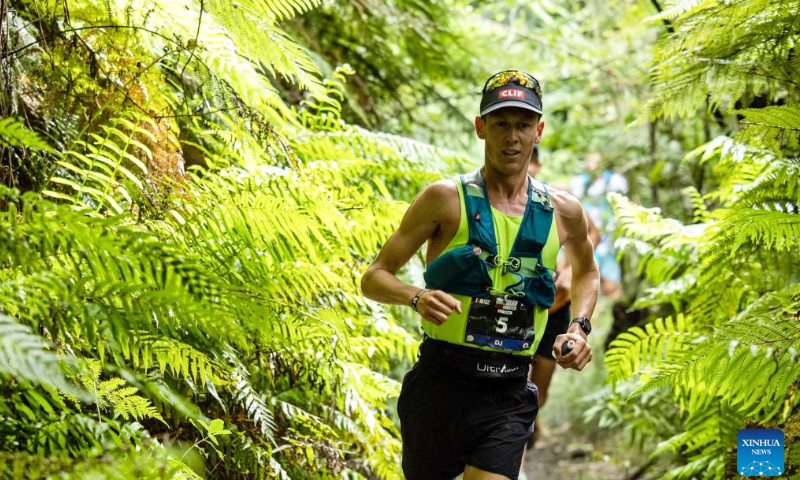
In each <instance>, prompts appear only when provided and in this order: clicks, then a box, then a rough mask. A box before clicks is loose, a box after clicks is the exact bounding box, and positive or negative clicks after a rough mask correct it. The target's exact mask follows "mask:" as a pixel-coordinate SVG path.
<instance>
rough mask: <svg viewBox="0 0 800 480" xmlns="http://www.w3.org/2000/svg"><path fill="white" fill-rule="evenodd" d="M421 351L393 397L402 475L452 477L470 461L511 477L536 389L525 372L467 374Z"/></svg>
mask: <svg viewBox="0 0 800 480" xmlns="http://www.w3.org/2000/svg"><path fill="white" fill-rule="evenodd" d="M435 360H436V359H435V358H434V359H433V360H431V358H430V357H428V358H426V356H425V354H424V353H423V355H422V356H421V358H420V360H419V362H417V364H416V365H414V367H413V368H412V369H411V371H409V372H408V373H407V374H406V376H405V378H404V379H403V387H402V389H401V391H400V398H399V399H398V402H397V411H398V414H399V416H400V425H401V427H400V431H401V434H402V437H403V473H404V474H405V476H406V479H407V480H452V479H453V478H455V477H457V476H458V475H460V474H461V473H463V472H464V468H465V467H466V466H467V465H472V466H473V467H477V468H479V469H481V470H485V471H487V472H491V473H495V474H499V475H505V476H506V477H509V478H511V479H514V480H516V478H517V476H518V475H519V468H520V464H521V462H522V452H523V449H524V448H525V443H526V442H527V441H528V438H530V436H531V435H532V434H533V422H534V420H535V419H536V414H537V412H538V411H539V392H538V390H537V389H536V386H535V385H534V384H533V383H531V382H530V381H528V379H527V378H526V377H525V376H518V377H514V378H501V379H485V378H481V379H475V378H467V377H465V376H464V375H462V374H460V373H459V372H457V371H449V372H448V369H447V368H443V367H442V364H441V363H439V362H436V361H435Z"/></svg>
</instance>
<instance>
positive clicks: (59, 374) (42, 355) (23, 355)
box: [0, 314, 75, 392]
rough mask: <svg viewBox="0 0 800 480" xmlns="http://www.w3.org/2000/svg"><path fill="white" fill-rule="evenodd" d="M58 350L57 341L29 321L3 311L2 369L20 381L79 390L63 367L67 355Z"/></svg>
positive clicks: (0, 329)
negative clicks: (35, 330)
mask: <svg viewBox="0 0 800 480" xmlns="http://www.w3.org/2000/svg"><path fill="white" fill-rule="evenodd" d="M54 350H55V349H54V347H53V345H51V344H50V343H49V342H48V341H46V340H45V339H44V338H42V337H40V336H39V335H36V334H35V333H33V332H32V331H31V329H30V328H29V327H28V326H27V325H22V324H20V323H17V322H16V321H15V320H14V319H13V318H11V317H9V316H6V315H2V314H0V373H2V374H6V375H10V376H11V377H12V378H14V379H15V380H16V381H18V382H31V383H33V384H38V385H43V386H48V387H53V388H57V389H59V390H63V391H69V392H75V388H74V387H72V386H71V384H70V382H69V381H67V379H66V377H65V375H64V371H63V370H62V367H61V364H62V362H66V361H67V359H66V358H64V357H62V356H60V355H58V354H57V353H55V351H54Z"/></svg>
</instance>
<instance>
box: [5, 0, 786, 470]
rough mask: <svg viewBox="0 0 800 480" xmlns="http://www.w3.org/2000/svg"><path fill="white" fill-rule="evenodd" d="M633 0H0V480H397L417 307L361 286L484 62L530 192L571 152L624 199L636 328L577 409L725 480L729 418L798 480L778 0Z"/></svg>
mask: <svg viewBox="0 0 800 480" xmlns="http://www.w3.org/2000/svg"><path fill="white" fill-rule="evenodd" d="M654 5H656V6H657V7H659V8H660V7H661V6H660V5H659V2H653V1H644V0H642V1H625V0H610V1H601V0H592V1H586V2H559V1H556V0H543V1H541V2H518V1H515V0H497V1H492V2H468V1H458V0H447V1H444V2H438V1H433V0H423V1H417V0H414V1H408V0H397V1H391V2H378V1H371V0H367V1H364V0H349V1H347V0H337V1H326V2H322V1H320V0H237V1H235V2H228V1H221V0H169V1H167V0H118V1H111V0H108V1H105V2H102V3H98V2H91V1H86V0H74V1H72V0H70V1H64V0H45V1H41V0H19V1H15V2H7V1H2V2H0V15H2V18H7V19H8V21H7V22H5V23H3V24H2V28H0V36H2V37H3V41H2V42H1V43H2V63H0V85H2V92H0V113H2V117H3V118H2V119H1V120H0V179H2V183H3V184H4V185H5V187H3V188H2V191H0V217H2V219H1V220H0V259H2V264H0V378H1V379H2V382H1V383H0V465H1V466H2V467H0V468H2V470H0V477H2V478H76V479H77V478H80V479H83V478H98V479H99V478H145V479H147V478H152V479H156V478H284V479H287V478H288V479H306V478H308V479H310V478H314V479H318V478H321V479H324V478H349V479H361V478H365V479H377V478H382V479H399V478H401V472H400V466H399V461H400V458H399V455H400V441H399V434H398V431H397V426H396V423H395V420H394V418H395V417H394V413H393V407H392V405H393V399H394V398H395V397H396V395H397V393H398V389H399V383H398V378H399V374H400V372H401V371H402V369H403V368H405V367H406V366H407V365H408V364H409V363H410V362H411V361H413V359H414V357H415V355H416V342H417V335H416V333H415V331H414V330H415V329H416V327H417V326H418V319H417V318H415V317H412V316H411V315H410V314H409V312H408V310H407V309H394V308H385V307H380V306H378V305H376V304H374V303H371V302H369V301H367V300H365V299H364V298H363V296H362V295H361V294H360V292H359V291H358V283H359V279H360V274H361V272H362V271H363V269H364V268H365V267H366V264H367V262H368V261H369V260H370V259H371V258H372V257H373V256H374V255H375V253H376V251H377V250H378V248H379V247H380V244H381V242H382V241H384V239H385V238H386V237H387V235H389V233H390V232H391V231H392V230H393V229H394V228H395V226H396V225H397V222H398V220H399V218H400V215H401V214H402V211H403V210H404V209H405V206H406V203H405V202H407V201H409V200H410V199H411V198H412V197H413V195H414V194H415V193H416V192H418V191H419V190H420V189H421V188H422V187H423V186H424V185H426V184H428V183H430V182H431V181H432V180H434V179H437V178H439V177H440V176H441V175H442V174H446V173H450V172H453V171H457V170H463V169H465V168H466V166H467V164H470V163H472V164H474V163H476V162H477V161H479V160H480V158H481V157H480V151H479V150H478V148H479V146H480V144H479V143H477V142H475V141H474V136H473V133H472V128H473V127H472V116H473V115H474V114H475V109H476V106H477V102H478V99H479V95H478V92H479V90H480V86H481V84H480V81H481V79H482V78H485V77H486V76H487V75H488V74H489V73H491V72H493V71H496V70H498V69H502V68H508V67H517V68H523V69H526V70H528V71H531V72H533V73H534V74H535V75H536V76H537V77H539V78H540V79H541V80H542V83H543V87H544V99H543V101H544V104H545V109H546V115H545V117H544V119H545V122H546V129H545V136H544V143H543V149H542V159H543V161H544V165H545V170H544V175H543V177H544V178H546V179H550V180H557V181H563V180H565V179H566V178H568V176H569V175H571V174H572V173H577V170H578V168H579V165H578V164H579V160H580V158H581V157H582V155H584V154H585V153H589V152H592V151H600V152H602V153H603V155H604V156H605V162H604V165H605V166H612V167H613V168H614V169H615V170H616V171H619V172H621V173H624V174H625V175H626V176H627V177H628V178H629V181H630V184H631V190H630V199H629V198H625V197H622V196H612V201H613V204H614V206H615V209H616V213H617V218H618V225H619V228H620V232H619V235H620V236H619V238H618V244H619V245H620V247H621V248H622V249H623V251H624V258H623V260H624V265H625V266H626V267H628V269H627V270H628V271H626V272H625V273H626V274H625V286H626V295H625V298H624V299H623V301H624V303H623V305H624V306H623V307H621V309H622V310H624V307H625V306H629V305H628V304H630V306H631V309H632V310H634V311H636V312H639V313H641V316H642V317H644V318H645V320H644V321H643V322H642V323H641V324H640V325H639V326H636V327H634V328H632V329H630V330H629V331H628V332H627V333H623V334H621V335H620V336H619V337H618V338H617V339H616V340H615V341H614V342H613V343H612V348H611V349H610V350H609V351H608V353H607V356H606V366H607V369H608V374H609V385H608V387H607V389H605V390H603V391H602V392H597V393H596V394H595V395H594V396H593V397H592V399H593V400H592V401H593V402H596V404H595V405H594V406H593V408H592V409H591V410H590V411H589V415H590V416H594V417H596V418H599V419H600V425H601V426H603V427H611V428H618V427H623V428H625V429H626V430H627V431H629V432H630V433H631V436H632V438H633V439H634V440H636V441H637V443H638V444H639V445H641V446H642V447H643V448H645V449H646V450H647V452H648V453H652V456H651V458H650V460H649V461H647V462H646V463H643V465H642V466H641V467H642V472H643V473H648V474H651V475H652V478H662V477H667V478H684V479H690V478H726V477H729V476H732V475H734V472H733V470H732V468H733V466H735V455H734V454H733V448H734V445H735V437H736V432H737V431H738V430H739V429H740V428H743V427H745V426H747V427H759V426H761V427H780V428H783V429H784V431H785V432H786V438H787V451H788V452H789V453H788V455H787V467H788V468H791V469H794V472H795V473H797V469H798V468H800V467H799V466H798V465H800V443H798V442H797V438H798V437H800V426H799V425H800V411H798V402H799V401H800V394H798V382H799V381H800V366H798V358H797V357H798V355H797V353H798V352H797V349H798V348H800V347H798V344H800V318H798V312H800V290H798V287H797V285H798V283H800V255H799V253H800V251H798V249H799V248H800V247H799V244H798V236H800V220H798V218H799V217H798V213H800V212H799V211H798V208H800V207H799V205H800V185H798V179H799V178H800V163H799V162H800V161H798V158H800V135H798V132H800V91H798V80H797V79H798V78H800V52H798V41H799V40H800V38H798V37H799V36H800V34H798V32H800V27H798V21H799V20H798V19H800V3H799V2H798V1H796V0H792V1H785V2H770V1H767V0H738V1H734V2H721V1H710V0H709V1H675V2H669V3H667V4H665V5H664V10H663V11H660V12H658V13H657V14H654V12H655V11H654V10H653V6H654ZM730 25H737V28H735V29H732V28H730ZM380 132H384V133H380ZM401 135H404V136H401ZM409 137H413V138H415V139H416V140H412V139H411V138H409ZM420 140H421V141H420ZM423 142H428V143H423ZM433 145H437V146H433ZM441 147H446V148H448V149H452V150H459V151H468V152H470V155H471V156H472V157H473V158H471V159H470V160H468V159H467V158H465V157H466V156H467V155H462V154H454V153H452V152H451V151H450V150H446V149H443V148H441ZM640 204H641V205H651V206H655V207H653V208H645V207H642V206H640ZM630 267H634V268H630ZM404 275H409V276H412V277H413V275H414V271H413V269H412V271H411V272H404ZM662 459H664V460H665V461H666V462H665V463H666V464H668V466H666V467H665V466H664V465H665V463H658V462H659V461H660V460H662ZM648 469H649V470H650V471H649V472H647V470H648Z"/></svg>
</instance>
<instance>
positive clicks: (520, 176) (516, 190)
mask: <svg viewBox="0 0 800 480" xmlns="http://www.w3.org/2000/svg"><path fill="white" fill-rule="evenodd" d="M481 175H483V180H484V182H485V183H486V189H487V190H488V191H489V192H490V193H491V195H492V197H494V198H497V199H501V200H504V201H508V202H513V201H514V200H515V199H518V198H519V197H520V196H525V197H526V196H527V194H528V170H527V169H524V170H521V171H520V172H518V173H515V174H513V175H503V174H501V173H499V172H497V171H495V170H492V169H490V168H489V167H487V166H485V165H484V167H483V168H482V169H481Z"/></svg>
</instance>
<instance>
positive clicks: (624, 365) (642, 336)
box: [605, 314, 699, 383]
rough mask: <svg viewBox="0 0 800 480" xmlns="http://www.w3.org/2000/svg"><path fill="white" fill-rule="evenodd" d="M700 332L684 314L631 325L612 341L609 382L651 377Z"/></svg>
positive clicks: (686, 346) (607, 364)
mask: <svg viewBox="0 0 800 480" xmlns="http://www.w3.org/2000/svg"><path fill="white" fill-rule="evenodd" d="M698 336H699V334H698V333H697V332H696V331H695V327H694V326H693V324H692V322H691V321H687V318H685V317H684V316H683V315H682V314H680V315H677V316H676V317H675V319H674V320H673V318H672V317H667V318H659V319H657V320H655V321H653V322H651V323H648V324H647V325H645V328H644V329H642V328H639V327H633V328H631V329H629V330H628V331H627V332H625V333H622V334H620V335H619V336H618V337H617V338H616V339H615V340H613V341H612V342H611V344H610V348H609V350H608V353H607V354H606V358H605V362H606V368H607V369H608V382H610V383H616V382H619V381H624V380H628V379H630V378H632V377H633V376H634V375H641V376H644V377H645V378H647V377H648V376H649V375H651V374H652V373H654V372H655V371H656V370H657V369H658V368H659V367H660V366H661V364H662V363H663V362H665V361H669V359H670V358H671V357H672V356H673V354H674V353H676V352H680V351H684V350H686V349H687V348H688V345H687V343H688V342H691V341H692V340H693V339H695V338H697V337H698Z"/></svg>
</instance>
